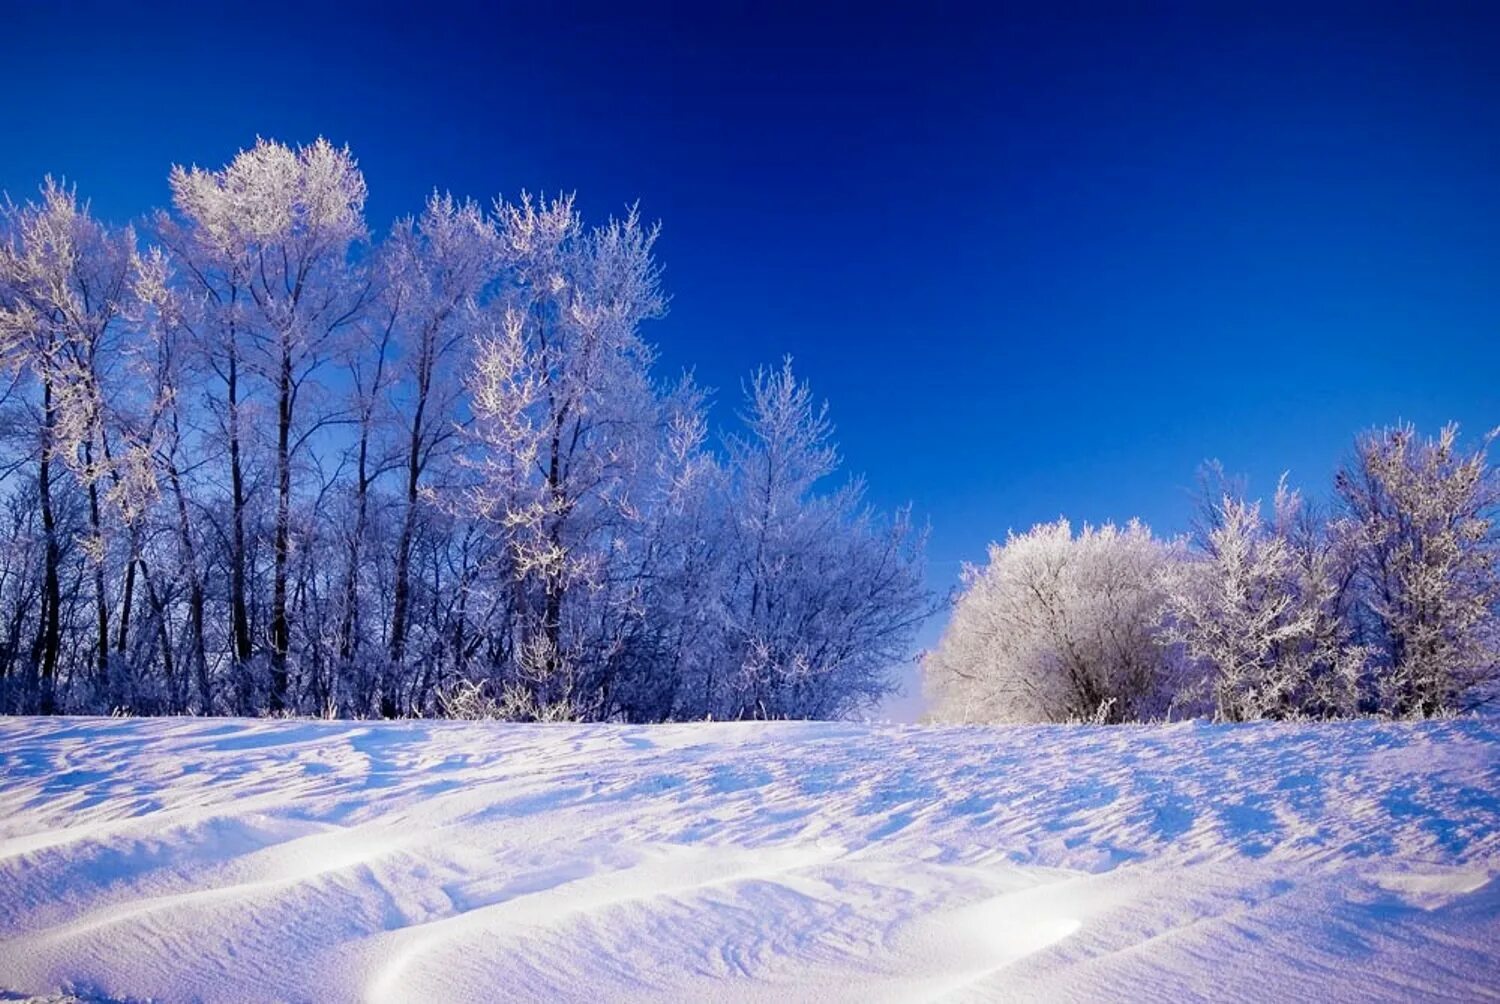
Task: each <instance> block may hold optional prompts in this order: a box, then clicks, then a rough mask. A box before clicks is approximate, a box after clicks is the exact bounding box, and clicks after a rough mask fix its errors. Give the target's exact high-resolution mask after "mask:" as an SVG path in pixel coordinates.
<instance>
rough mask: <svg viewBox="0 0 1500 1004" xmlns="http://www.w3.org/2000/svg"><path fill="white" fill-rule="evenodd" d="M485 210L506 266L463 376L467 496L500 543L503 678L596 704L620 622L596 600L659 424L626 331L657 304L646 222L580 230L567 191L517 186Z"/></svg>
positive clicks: (541, 700)
mask: <svg viewBox="0 0 1500 1004" xmlns="http://www.w3.org/2000/svg"><path fill="white" fill-rule="evenodd" d="M497 215H498V224H499V229H500V239H501V249H502V254H503V255H504V257H505V260H506V263H507V265H508V276H507V283H506V286H505V287H504V289H503V290H502V292H501V295H500V299H499V301H498V303H497V304H496V307H495V309H494V321H493V324H492V330H491V331H489V332H488V333H486V334H485V335H483V336H482V337H481V339H480V341H479V345H478V348H477V350H476V353H475V364H474V368H473V372H472V375H471V378H470V382H469V392H470V402H471V403H470V406H471V408H472V410H473V414H474V419H475V421H474V424H473V428H472V435H473V437H474V440H475V443H476V446H477V450H476V451H475V456H476V458H477V459H476V461H475V463H474V470H475V472H476V473H477V474H478V475H479V476H478V479H477V480H476V482H475V484H474V486H473V487H472V489H471V490H470V492H469V493H468V494H467V496H466V504H467V505H470V506H472V507H473V508H474V509H475V511H476V512H477V513H478V514H479V515H481V516H482V517H484V518H485V519H487V520H488V521H490V523H491V524H492V525H493V527H494V530H495V534H496V536H497V537H498V539H499V540H500V541H501V547H502V557H501V564H500V566H499V567H498V568H497V573H498V575H499V576H500V577H501V580H502V581H503V582H505V583H506V588H507V590H508V593H509V595H508V596H507V598H506V599H507V604H508V607H509V611H508V613H509V616H510V620H511V625H512V628H513V630H512V631H511V633H510V638H509V648H510V651H509V653H508V656H507V659H506V662H507V663H508V665H507V666H506V668H505V669H504V676H505V677H506V678H505V680H504V683H503V684H502V685H503V686H504V687H506V688H511V687H517V688H520V689H521V690H524V691H525V692H527V693H528V694H530V695H531V696H532V697H533V698H534V699H535V700H536V702H537V703H538V706H539V707H551V706H553V705H557V704H565V705H568V706H570V707H573V708H575V709H577V711H578V713H580V714H591V713H597V708H598V707H599V706H600V704H601V702H605V701H607V699H608V695H607V687H605V686H604V685H603V681H601V680H600V679H598V674H597V673H596V672H593V670H597V668H598V667H599V665H600V664H601V662H603V661H604V660H607V659H608V657H609V652H610V650H611V649H613V648H614V647H615V646H616V645H617V644H618V643H619V635H618V629H619V627H620V622H619V620H618V617H617V616H616V615H617V614H618V611H611V610H608V609H603V610H601V609H600V604H599V602H598V601H601V600H604V599H605V597H604V596H603V595H601V591H602V590H604V589H605V587H606V586H608V585H609V584H610V556H611V554H612V553H613V552H614V551H615V549H616V542H617V539H618V535H619V534H620V533H621V532H624V528H623V526H622V524H623V522H624V521H625V520H626V519H628V518H629V516H630V507H629V499H630V495H631V492H632V490H633V489H634V488H635V487H636V483H637V481H638V479H639V477H640V476H641V474H642V472H644V471H645V470H647V469H648V468H649V465H650V460H651V457H650V448H651V445H652V443H653V433H654V429H655V426H656V422H657V414H656V401H655V396H654V393H653V389H652V386H651V382H650V379H649V376H648V367H649V365H650V363H651V359H652V353H651V349H650V347H649V346H648V345H647V343H646V342H645V341H643V340H642V338H641V335H640V330H639V329H640V325H641V323H642V322H644V321H646V320H649V319H650V318H652V317H655V316H657V315H659V314H660V313H661V312H662V311H663V309H664V308H665V300H664V298H663V296H662V294H661V291H660V288H659V279H658V276H659V268H658V266H657V264H656V262H655V260H654V258H653V257H652V253H651V249H652V245H653V244H654V243H655V240H656V231H655V230H654V229H653V228H648V227H645V226H643V225H642V224H641V222H640V219H639V217H638V216H637V215H636V214H635V213H634V212H633V211H632V212H631V213H629V214H628V215H627V216H626V217H624V218H623V219H616V220H611V221H610V222H609V223H608V224H606V225H604V226H602V227H598V228H593V229H588V228H586V227H585V226H584V224H583V222H582V220H581V219H580V217H579V215H578V213H577V211H576V209H575V208H574V204H573V200H572V198H570V197H562V198H558V199H553V200H550V201H548V200H543V201H534V200H532V199H531V198H529V197H526V196H523V197H522V199H521V200H520V201H519V202H517V203H502V204H500V205H499V206H498V207H497ZM580 597H586V598H587V601H583V600H580V599H579V598H580Z"/></svg>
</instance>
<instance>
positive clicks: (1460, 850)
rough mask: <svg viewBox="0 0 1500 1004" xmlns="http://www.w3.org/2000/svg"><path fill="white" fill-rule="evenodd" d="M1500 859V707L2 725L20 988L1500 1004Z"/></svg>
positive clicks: (146, 993)
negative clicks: (1149, 723)
mask: <svg viewBox="0 0 1500 1004" xmlns="http://www.w3.org/2000/svg"><path fill="white" fill-rule="evenodd" d="M1497 872H1500V722H1496V721H1492V720H1485V719H1462V720H1454V721H1446V722H1433V723H1424V724H1382V723H1375V722H1353V723H1345V724H1331V725H1330V724H1319V725H1306V726H1284V725H1274V724H1263V725H1250V726H1227V727H1210V726H1206V725H1202V724H1183V725H1173V726H1165V727H1116V728H1108V729H1101V728H1088V727H1061V726H1059V727H1012V728H923V727H898V726H864V725H850V724H832V723H818V724H772V725H766V724H743V725H741V724H704V725H674V726H650V727H611V726H562V725H559V726H545V725H543V726H519V725H503V724H490V723H436V722H401V723H367V722H307V721H236V720H223V719H218V720H214V719H156V720H144V719H143V720H108V719H8V720H0V989H4V990H8V991H11V992H12V993H20V994H25V993H35V994H43V993H48V994H50V993H56V992H59V991H62V990H68V991H71V992H73V993H77V994H79V995H80V996H82V997H85V998H90V999H97V998H99V997H105V998H109V999H115V1000H119V999H158V1000H162V1001H180V1000H205V1001H252V1000H254V1001H264V1000H315V1001H342V1000H370V1001H466V1000H523V1001H524V1000H579V1001H590V1002H603V1001H615V1000H672V1001H685V1000H713V1001H738V1000H776V1001H785V1000H818V1001H825V1000H858V1001H879V1000H900V1001H905V1000H922V999H931V998H944V999H957V1000H968V999H973V1000H1009V999H1022V1000H1049V1001H1053V1000H1095V999H1110V1000H1122V999H1123V1000H1153V1001H1154V1000H1164V999H1170V1000H1180V999H1185V998H1209V997H1211V998H1214V999H1217V1000H1267V999H1307V998H1316V999H1320V1000H1330V1001H1332V1000H1354V999H1359V1000H1382V999H1390V1000H1397V999H1401V1000H1406V999H1454V1000H1486V999H1489V1000H1496V999H1500V964H1497V961H1496V950H1497V946H1500V882H1495V881H1494V876H1495V875H1496V874H1497ZM3 996H4V995H0V997H3Z"/></svg>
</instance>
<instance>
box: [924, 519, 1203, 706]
mask: <svg viewBox="0 0 1500 1004" xmlns="http://www.w3.org/2000/svg"><path fill="white" fill-rule="evenodd" d="M1173 560H1174V559H1173V548H1172V546H1170V545H1168V544H1166V543H1163V542H1162V541H1160V540H1158V539H1157V538H1156V537H1154V536H1153V535H1152V534H1151V531H1150V530H1149V529H1148V528H1147V527H1146V526H1144V525H1143V524H1141V523H1139V522H1135V521H1132V522H1130V523H1128V524H1126V525H1125V526H1124V527H1117V526H1115V525H1113V524H1109V523H1107V524H1105V525H1104V526H1102V527H1099V528H1097V529H1096V528H1094V527H1090V526H1085V527H1084V528H1083V530H1082V532H1080V533H1078V534H1076V535H1075V534H1074V533H1073V530H1072V527H1071V525H1070V524H1069V523H1068V521H1067V520H1058V521H1057V522H1055V523H1044V524H1040V525H1038V526H1035V527H1033V528H1032V529H1031V530H1029V531H1028V532H1026V533H1023V534H1015V533H1012V534H1011V535H1010V536H1009V537H1007V538H1006V541H1005V543H1004V544H1003V545H999V544H992V545H991V546H990V560H989V564H988V565H987V566H985V567H983V568H980V567H976V566H968V567H966V568H965V569H964V573H963V592H962V593H961V595H960V596H959V597H958V600H957V603H956V605H955V608H954V611H953V617H952V620H951V621H950V622H949V624H948V627H947V629H946V631H945V632H944V633H943V637H942V640H941V641H940V642H939V644H938V646H937V648H936V649H935V650H933V651H932V652H929V653H928V654H927V655H926V656H925V657H924V659H923V664H922V670H923V679H924V685H925V689H926V691H927V694H928V697H929V699H930V702H931V707H932V714H933V716H934V717H935V718H937V719H939V720H943V721H961V722H983V721H1019V722H1063V721H1069V720H1091V721H1099V722H1122V721H1134V720H1137V719H1140V718H1143V717H1147V716H1150V715H1152V714H1154V713H1157V712H1160V711H1164V710H1165V708H1166V705H1167V703H1168V701H1169V699H1170V688H1171V686H1172V684H1173V683H1174V681H1173V680H1172V678H1171V673H1172V660H1171V653H1170V651H1169V647H1168V645H1167V642H1166V639H1165V637H1164V636H1163V633H1162V632H1161V630H1160V629H1159V621H1160V613H1161V609H1162V605H1163V602H1164V599H1165V593H1164V590H1163V585H1162V579H1163V573H1164V571H1165V569H1166V568H1167V566H1168V565H1169V563H1170V562H1171V561H1173Z"/></svg>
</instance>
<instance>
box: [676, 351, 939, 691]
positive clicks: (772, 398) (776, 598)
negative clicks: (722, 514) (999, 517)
mask: <svg viewBox="0 0 1500 1004" xmlns="http://www.w3.org/2000/svg"><path fill="white" fill-rule="evenodd" d="M747 398H748V400H747V406H746V409H745V412H744V423H745V432H744V433H743V434H742V435H738V436H735V437H733V438H731V440H730V444H729V491H730V499H729V504H728V512H729V514H730V520H729V527H728V530H729V533H730V541H729V547H730V548H731V553H732V554H733V559H732V563H731V565H730V569H731V571H730V575H729V580H728V582H727V583H726V590H727V592H726V593H725V598H724V601H723V609H724V616H725V617H726V618H727V627H728V644H727V645H725V646H724V649H723V651H724V652H725V654H726V655H728V656H730V657H732V660H733V661H731V662H728V663H726V664H725V665H724V666H722V667H721V668H719V669H718V670H717V671H716V677H715V678H710V679H708V680H706V681H705V682H704V687H705V689H706V691H707V692H708V693H710V694H715V693H716V691H718V692H720V693H719V694H718V695H717V696H715V697H711V698H710V700H711V701H712V704H711V705H710V709H711V711H712V713H714V714H715V715H716V716H720V717H730V718H825V717H837V716H839V715H841V714H845V713H847V712H849V711H853V710H856V709H859V708H867V707H870V706H873V705H874V704H875V703H877V702H878V701H879V700H880V698H881V697H883V696H884V695H885V694H887V693H888V692H890V690H891V688H892V684H891V681H890V679H889V670H890V669H891V667H892V666H894V665H895V664H896V663H897V662H898V661H899V660H900V658H901V657H902V655H903V653H904V652H905V651H906V649H907V646H909V645H910V643H911V639H912V636H913V634H914V633H915V631H916V628H917V626H918V625H919V624H920V623H921V621H922V620H923V619H924V618H925V617H926V616H927V614H928V613H930V612H931V604H930V601H929V598H928V596H927V594H926V591H925V590H924V588H923V586H922V582H921V558H922V547H923V535H922V534H921V533H920V532H918V531H917V530H916V529H915V528H914V527H913V526H912V525H911V520H910V515H909V513H906V512H901V513H898V514H897V515H896V517H895V519H894V520H892V521H889V522H885V521H882V520H880V519H879V518H878V517H877V516H876V515H875V514H874V513H873V512H871V511H870V510H869V508H868V507H867V506H866V504H865V502H864V488H863V485H862V484H861V483H860V482H859V481H858V480H855V481H850V482H848V483H846V484H844V485H842V486H839V487H835V488H833V489H832V490H823V489H822V484H823V482H825V481H826V480H827V479H828V478H830V477H831V476H832V475H833V474H834V473H835V472H836V471H837V470H838V465H839V457H838V451H837V449H836V448H835V447H834V444H833V439H832V436H833V428H832V425H831V424H830V422H829V420H828V415H827V406H826V405H818V404H817V403H816V402H815V400H814V398H813V396H812V390H811V388H810V387H809V386H808V385H807V384H806V383H805V382H802V381H799V380H798V379H797V378H796V376H795V375H794V374H793V372H792V367H791V361H790V360H786V361H785V362H784V363H783V364H782V366H781V367H780V368H779V369H775V370H761V371H758V372H757V373H756V374H755V375H754V377H753V378H752V379H751V381H750V385H749V387H748V389H747Z"/></svg>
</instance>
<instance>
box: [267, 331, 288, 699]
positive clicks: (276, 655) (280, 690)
mask: <svg viewBox="0 0 1500 1004" xmlns="http://www.w3.org/2000/svg"><path fill="white" fill-rule="evenodd" d="M285 337H286V336H283V342H282V348H281V374H280V378H279V379H278V381H277V395H276V398H277V400H276V535H275V540H274V542H273V544H272V562H273V565H274V568H273V570H272V582H271V694H270V700H269V702H268V705H269V708H270V710H271V712H272V713H273V714H274V713H275V712H278V711H281V710H283V709H285V707H286V699H287V668H286V660H287V649H288V647H289V646H290V643H291V630H290V628H289V627H288V625H287V617H286V580H287V565H288V561H289V559H290V557H291V534H292V465H291V438H292V353H291V346H290V345H289V344H287V342H286V341H285Z"/></svg>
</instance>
